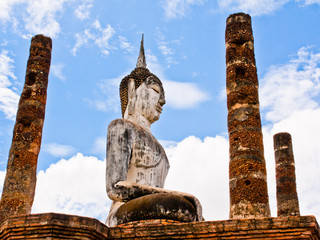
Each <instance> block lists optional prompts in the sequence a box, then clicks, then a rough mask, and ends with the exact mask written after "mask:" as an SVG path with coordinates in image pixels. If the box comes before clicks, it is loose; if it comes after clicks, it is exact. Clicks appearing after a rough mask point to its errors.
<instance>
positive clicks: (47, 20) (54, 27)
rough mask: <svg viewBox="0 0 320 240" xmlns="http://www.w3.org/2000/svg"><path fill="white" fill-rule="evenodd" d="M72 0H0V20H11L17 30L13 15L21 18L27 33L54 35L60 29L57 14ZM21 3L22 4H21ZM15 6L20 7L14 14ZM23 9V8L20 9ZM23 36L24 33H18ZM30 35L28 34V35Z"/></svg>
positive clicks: (16, 21)
mask: <svg viewBox="0 0 320 240" xmlns="http://www.w3.org/2000/svg"><path fill="white" fill-rule="evenodd" d="M72 1H73V0H55V1H51V0H2V1H1V2H0V20H2V22H4V23H6V22H11V23H12V24H13V28H14V29H15V30H16V31H17V32H21V29H19V30H17V27H18V25H19V21H18V20H17V18H16V17H15V15H17V16H19V18H20V17H21V18H22V21H23V22H24V28H25V30H27V32H28V34H27V35H35V34H40V33H41V34H44V35H46V36H50V37H56V36H57V35H58V34H59V33H60V31H61V29H60V24H59V22H58V18H59V14H60V13H62V12H63V11H64V9H65V4H66V3H68V2H72ZM21 5H22V6H21ZM15 7H16V8H17V7H20V9H19V10H18V11H17V14H14V10H15ZM22 9H23V10H22ZM20 34H21V35H22V36H23V37H26V34H22V33H20ZM28 37H30V36H28Z"/></svg>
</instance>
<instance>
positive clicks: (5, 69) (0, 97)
mask: <svg viewBox="0 0 320 240" xmlns="http://www.w3.org/2000/svg"><path fill="white" fill-rule="evenodd" d="M13 63H14V60H13V59H12V58H11V57H10V56H9V52H8V51H5V50H2V51H1V53H0V111H2V112H3V113H4V115H5V117H6V118H7V119H10V120H14V119H15V116H16V113H17V107H18V102H19V95H18V94H17V93H16V92H15V91H14V90H12V89H11V88H12V82H11V81H10V79H12V80H15V79H16V76H15V75H14V73H13V68H14V65H13Z"/></svg>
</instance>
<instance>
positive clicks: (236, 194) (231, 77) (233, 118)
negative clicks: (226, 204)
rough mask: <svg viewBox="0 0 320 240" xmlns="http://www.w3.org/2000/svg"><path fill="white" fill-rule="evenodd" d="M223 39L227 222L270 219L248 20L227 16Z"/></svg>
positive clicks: (253, 58)
mask: <svg viewBox="0 0 320 240" xmlns="http://www.w3.org/2000/svg"><path fill="white" fill-rule="evenodd" d="M225 37H226V64H227V104H228V131H229V153H230V163H229V181H230V182H229V185H230V218H231V219H240V218H257V217H269V216H270V209H269V199H268V188H267V174H266V164H265V160H264V150H263V141H262V131H261V120H260V111H259V97H258V77H257V69H256V65H255V57H254V49H253V35H252V28H251V17H250V16H249V15H248V14H244V13H237V14H232V15H230V16H229V17H228V19H227V26H226V36H225Z"/></svg>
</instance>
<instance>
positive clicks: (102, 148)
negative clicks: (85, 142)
mask: <svg viewBox="0 0 320 240" xmlns="http://www.w3.org/2000/svg"><path fill="white" fill-rule="evenodd" d="M106 151H107V136H104V137H98V138H97V139H96V140H95V141H94V144H93V152H94V153H95V154H99V155H102V156H103V157H105V155H106Z"/></svg>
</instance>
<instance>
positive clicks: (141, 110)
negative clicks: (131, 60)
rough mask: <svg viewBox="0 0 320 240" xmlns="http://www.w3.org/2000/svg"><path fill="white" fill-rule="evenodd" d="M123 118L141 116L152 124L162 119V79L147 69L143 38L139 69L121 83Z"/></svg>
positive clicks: (163, 97)
mask: <svg viewBox="0 0 320 240" xmlns="http://www.w3.org/2000/svg"><path fill="white" fill-rule="evenodd" d="M120 99H121V110H122V117H123V118H125V119H129V118H130V116H132V115H133V114H140V115H141V116H143V117H144V118H146V119H147V120H148V121H149V122H150V123H153V122H155V121H157V120H158V119H159V118H160V114H161V111H162V106H163V105H164V104H165V96H164V90H163V86H162V83H161V81H160V79H159V78H158V77H157V76H156V75H154V74H152V73H150V71H149V70H148V69H147V68H146V62H145V56H144V49H143V38H142V41H141V48H140V54H139V58H138V62H137V67H136V68H135V69H134V70H133V71H132V72H131V73H130V75H128V76H126V77H125V78H123V79H122V81H121V83H120Z"/></svg>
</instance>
